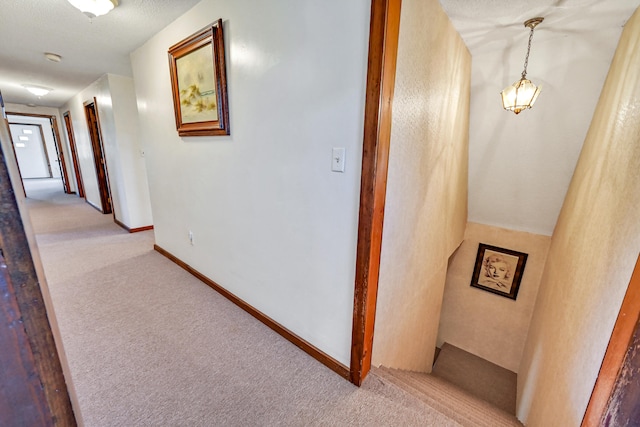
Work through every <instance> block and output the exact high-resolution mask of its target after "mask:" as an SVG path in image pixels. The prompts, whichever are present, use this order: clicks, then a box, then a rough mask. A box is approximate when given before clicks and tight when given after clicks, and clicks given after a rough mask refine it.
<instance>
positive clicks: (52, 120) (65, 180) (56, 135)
mask: <svg viewBox="0 0 640 427" xmlns="http://www.w3.org/2000/svg"><path fill="white" fill-rule="evenodd" d="M9 115H11V116H23V117H37V118H44V119H49V124H50V125H51V131H52V132H53V139H54V142H55V145H56V149H57V150H58V158H59V159H60V168H61V169H62V186H63V187H64V192H65V193H66V194H71V193H73V191H71V186H70V185H69V174H68V173H67V163H66V161H65V157H64V149H63V147H62V140H61V139H60V132H59V131H58V119H57V117H56V116H55V115H48V114H31V113H12V112H7V116H9ZM43 142H44V139H43Z"/></svg>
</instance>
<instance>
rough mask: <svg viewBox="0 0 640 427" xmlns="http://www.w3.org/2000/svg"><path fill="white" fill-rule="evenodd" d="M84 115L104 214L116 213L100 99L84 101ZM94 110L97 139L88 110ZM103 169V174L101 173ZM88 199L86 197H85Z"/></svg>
mask: <svg viewBox="0 0 640 427" xmlns="http://www.w3.org/2000/svg"><path fill="white" fill-rule="evenodd" d="M83 107H84V115H85V119H86V121H87V127H88V130H89V140H90V142H91V150H92V151H93V163H94V166H95V169H96V178H97V181H98V192H99V193H100V203H101V205H102V209H101V211H102V213H103V214H114V209H113V201H112V198H111V189H110V187H109V171H108V168H107V159H106V157H105V153H104V144H103V141H102V129H101V128H100V116H99V115H98V100H97V99H96V98H95V97H94V98H93V100H90V101H86V102H84V103H83ZM89 110H92V111H93V114H94V116H95V135H96V136H97V141H96V140H95V138H94V133H93V132H92V126H93V124H92V123H91V120H90V118H89V115H88V114H87V112H88V111H89ZM100 171H102V174H101V173H100ZM85 200H86V199H85ZM114 218H115V214H114Z"/></svg>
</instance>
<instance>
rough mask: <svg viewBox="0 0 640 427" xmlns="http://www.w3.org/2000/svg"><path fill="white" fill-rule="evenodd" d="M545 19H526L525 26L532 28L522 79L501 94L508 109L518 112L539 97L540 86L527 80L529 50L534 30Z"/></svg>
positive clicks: (529, 106)
mask: <svg viewBox="0 0 640 427" xmlns="http://www.w3.org/2000/svg"><path fill="white" fill-rule="evenodd" d="M542 21H544V18H533V19H529V20H528V21H525V23H524V26H525V27H527V28H530V29H531V32H530V33H529V44H528V45H527V56H526V57H525V59H524V70H523V71H522V77H521V78H520V80H518V81H517V82H515V83H514V84H512V85H511V86H507V87H506V88H504V90H503V91H502V92H500V95H502V106H503V107H504V109H505V110H507V111H513V112H514V113H516V114H518V113H519V112H520V111H522V110H526V109H528V108H531V107H533V104H534V103H535V102H536V99H538V95H539V94H540V88H541V87H542V86H537V87H536V85H534V84H533V83H531V80H527V65H529V52H530V51H531V39H532V38H533V30H534V28H536V26H537V25H538V24H539V23H541V22H542Z"/></svg>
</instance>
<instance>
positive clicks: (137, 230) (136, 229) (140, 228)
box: [129, 225, 153, 233]
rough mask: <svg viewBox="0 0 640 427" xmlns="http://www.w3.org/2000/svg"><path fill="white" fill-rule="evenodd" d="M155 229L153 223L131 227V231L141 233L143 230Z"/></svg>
mask: <svg viewBox="0 0 640 427" xmlns="http://www.w3.org/2000/svg"><path fill="white" fill-rule="evenodd" d="M147 230H153V225H145V226H144V227H136V228H130V229H129V233H139V232H141V231H147Z"/></svg>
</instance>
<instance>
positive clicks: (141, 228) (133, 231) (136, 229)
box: [113, 216, 153, 233]
mask: <svg viewBox="0 0 640 427" xmlns="http://www.w3.org/2000/svg"><path fill="white" fill-rule="evenodd" d="M113 222H115V223H116V224H118V225H119V226H120V227H122V228H124V229H125V230H127V231H128V232H129V233H139V232H140V231H147V230H153V225H145V226H144V227H136V228H130V227H129V226H127V225H125V224H124V223H123V222H121V221H119V220H118V218H116V217H115V216H114V217H113Z"/></svg>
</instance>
